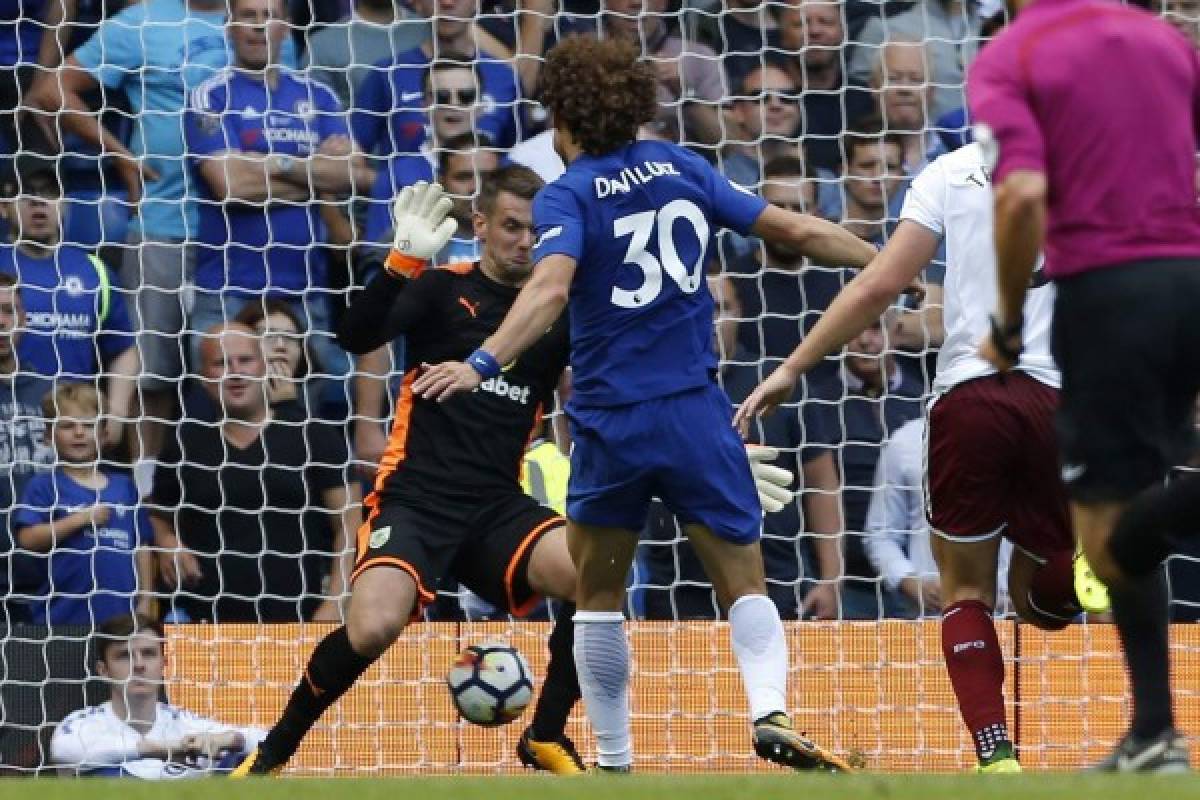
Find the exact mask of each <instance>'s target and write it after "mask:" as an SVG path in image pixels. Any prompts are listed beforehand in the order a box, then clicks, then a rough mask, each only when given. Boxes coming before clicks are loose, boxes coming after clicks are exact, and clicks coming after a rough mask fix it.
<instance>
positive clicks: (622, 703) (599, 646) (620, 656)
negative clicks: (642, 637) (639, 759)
mask: <svg viewBox="0 0 1200 800" xmlns="http://www.w3.org/2000/svg"><path fill="white" fill-rule="evenodd" d="M575 669H576V671H577V672H578V673H579V691H580V693H581V694H582V695H583V705H584V708H586V709H587V715H588V720H590V721H591V723H592V730H593V731H595V733H596V754H597V761H598V762H599V764H600V766H602V767H626V766H629V765H631V764H632V763H633V741H632V738H631V736H630V732H629V641H628V639H627V638H626V637H625V617H624V615H622V614H621V612H620V611H576V612H575Z"/></svg>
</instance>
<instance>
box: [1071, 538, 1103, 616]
mask: <svg viewBox="0 0 1200 800" xmlns="http://www.w3.org/2000/svg"><path fill="white" fill-rule="evenodd" d="M1074 569H1075V597H1076V599H1078V600H1079V605H1080V607H1082V608H1083V610H1084V611H1087V612H1090V613H1092V614H1103V613H1104V612H1106V611H1108V610H1109V609H1111V608H1112V602H1111V601H1110V600H1109V599H1108V587H1107V586H1105V585H1104V584H1103V583H1101V581H1100V579H1099V578H1097V577H1096V573H1094V572H1092V565H1091V564H1089V563H1088V561H1087V558H1085V557H1084V555H1083V548H1082V546H1081V547H1079V548H1078V549H1076V551H1075V563H1074Z"/></svg>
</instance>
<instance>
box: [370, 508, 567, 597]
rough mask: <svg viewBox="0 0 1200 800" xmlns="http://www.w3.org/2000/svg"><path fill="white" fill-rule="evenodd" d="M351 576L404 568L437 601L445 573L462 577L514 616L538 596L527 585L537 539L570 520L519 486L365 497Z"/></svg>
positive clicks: (425, 594)
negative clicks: (462, 494)
mask: <svg viewBox="0 0 1200 800" xmlns="http://www.w3.org/2000/svg"><path fill="white" fill-rule="evenodd" d="M365 505H366V507H367V510H368V515H367V520H366V521H365V522H364V523H363V524H362V526H361V527H360V528H359V531H358V536H357V542H356V553H355V556H356V557H355V563H354V572H353V573H352V579H355V578H357V577H358V576H359V575H361V574H362V573H363V572H364V571H366V570H368V569H371V568H372V567H378V566H387V567H393V568H397V569H402V570H404V571H405V572H407V573H408V574H409V575H411V576H412V578H413V580H414V581H416V583H417V602H418V604H419V605H421V606H424V605H426V604H428V603H431V602H433V600H434V597H435V595H434V593H435V591H436V589H437V586H438V584H439V583H440V582H441V580H442V578H444V577H446V575H452V576H454V578H456V579H457V580H458V582H459V583H461V584H462V585H464V586H466V587H467V588H468V589H470V590H471V591H473V592H475V594H477V595H479V596H480V597H482V598H483V599H484V600H486V601H488V602H489V603H491V604H492V605H493V606H495V607H496V608H500V609H504V610H506V611H508V612H509V613H511V614H515V615H516V616H525V615H526V614H528V613H530V612H531V611H533V610H534V609H535V608H536V607H537V605H538V603H539V602H540V601H541V597H540V596H539V595H538V594H537V593H536V592H535V591H534V590H533V587H531V586H530V585H529V580H528V574H529V559H530V557H531V556H532V554H533V549H534V546H535V545H536V544H537V543H538V541H539V540H540V539H541V538H542V537H543V536H545V535H546V534H547V533H549V532H550V531H552V530H554V529H555V528H557V527H559V526H561V525H564V524H565V521H564V520H563V518H562V517H561V516H559V515H558V514H557V513H555V512H554V511H553V510H551V509H549V508H546V507H545V506H543V505H540V504H539V503H538V502H537V501H536V500H534V499H533V498H531V497H529V496H528V495H526V494H523V493H522V492H519V491H513V492H509V493H504V494H498V495H492V496H490V497H482V498H477V499H475V500H474V501H473V502H466V503H465V502H463V500H462V499H461V498H458V499H451V498H440V497H438V496H437V495H435V494H426V495H424V496H422V497H420V498H416V497H411V496H408V497H394V496H383V497H381V496H380V495H378V494H377V493H375V492H372V493H371V495H369V496H368V497H367V500H366V502H365Z"/></svg>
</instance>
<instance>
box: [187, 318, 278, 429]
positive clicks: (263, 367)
mask: <svg viewBox="0 0 1200 800" xmlns="http://www.w3.org/2000/svg"><path fill="white" fill-rule="evenodd" d="M200 374H201V375H203V376H204V379H205V380H204V388H205V391H207V392H208V394H209V396H210V397H212V399H213V402H214V403H216V405H217V407H218V408H220V409H221V410H222V411H223V412H224V414H225V416H229V417H235V418H239V419H250V418H254V417H256V416H260V415H261V414H262V413H264V412H265V411H266V405H267V400H266V394H265V387H266V384H265V382H264V380H263V379H264V378H265V376H266V374H267V364H266V361H265V360H264V359H263V354H262V346H261V343H260V341H259V337H258V334H257V333H255V331H254V329H253V328H251V327H249V326H247V325H243V324H241V323H240V322H223V323H219V324H217V325H214V326H212V327H211V328H209V329H208V330H207V331H205V332H204V338H203V339H202V341H201V343H200Z"/></svg>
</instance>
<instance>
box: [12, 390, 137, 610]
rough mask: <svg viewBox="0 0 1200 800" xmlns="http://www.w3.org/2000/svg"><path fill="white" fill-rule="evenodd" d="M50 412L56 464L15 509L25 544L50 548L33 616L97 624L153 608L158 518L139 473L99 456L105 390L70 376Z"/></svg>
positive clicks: (53, 396) (48, 401)
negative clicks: (154, 523)
mask: <svg viewBox="0 0 1200 800" xmlns="http://www.w3.org/2000/svg"><path fill="white" fill-rule="evenodd" d="M42 412H43V413H44V414H45V416H46V418H47V420H48V421H52V424H53V433H52V437H51V438H52V441H53V446H54V452H55V468H54V470H53V472H50V473H42V474H38V475H35V476H33V477H32V478H31V479H30V480H29V483H27V484H26V485H25V490H24V492H23V493H22V495H21V499H20V503H19V504H18V506H17V508H16V509H14V511H13V514H12V526H13V529H14V530H15V531H16V538H17V544H18V546H20V547H22V548H24V549H25V550H28V551H32V552H36V553H48V554H49V563H48V565H47V567H48V568H47V570H46V573H45V575H46V578H45V583H44V584H43V585H42V588H41V590H40V591H39V592H38V595H39V597H37V598H36V599H35V600H34V601H33V603H32V613H31V616H32V619H33V622H34V623H35V624H43V625H90V626H96V625H99V624H100V623H102V622H104V621H105V620H107V619H109V618H111V617H115V616H117V615H119V614H131V613H133V612H134V611H138V612H142V613H145V612H147V611H149V608H150V603H151V597H150V595H149V594H148V593H147V589H148V588H149V586H150V583H151V578H152V575H153V572H152V569H153V560H152V558H153V556H152V554H151V552H150V550H149V549H147V547H146V545H148V544H149V537H150V522H149V518H148V517H147V516H146V512H145V511H144V510H142V509H140V508H139V507H138V492H137V488H136V486H135V485H134V482H133V479H131V478H129V477H127V476H126V475H123V474H120V473H117V472H113V471H110V470H108V469H105V468H103V467H102V466H101V465H100V464H99V462H98V461H97V451H98V442H97V437H96V426H97V424H98V418H99V416H100V393H99V392H97V391H96V390H95V389H94V388H92V387H91V386H87V385H84V384H78V383H64V384H61V385H59V387H58V388H57V389H55V390H54V391H53V392H52V393H50V394H48V395H46V397H45V398H43V400H42Z"/></svg>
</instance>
